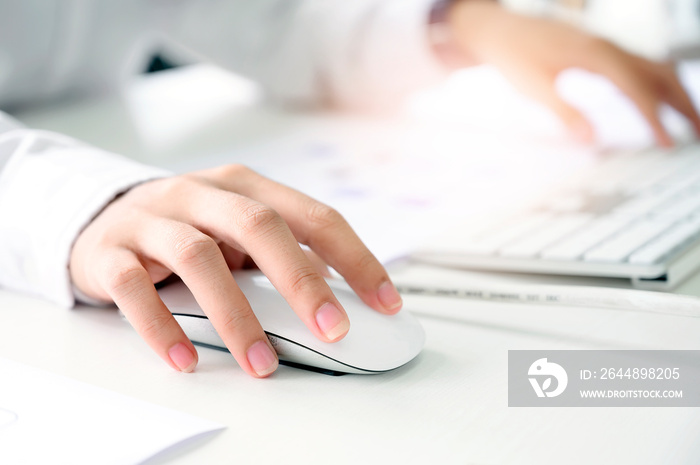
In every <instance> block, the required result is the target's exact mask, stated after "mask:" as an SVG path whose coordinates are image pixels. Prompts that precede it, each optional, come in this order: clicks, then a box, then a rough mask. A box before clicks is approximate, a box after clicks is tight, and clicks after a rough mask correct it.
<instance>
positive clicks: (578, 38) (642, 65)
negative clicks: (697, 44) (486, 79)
mask: <svg viewBox="0 0 700 465" xmlns="http://www.w3.org/2000/svg"><path fill="white" fill-rule="evenodd" d="M448 23H449V25H450V27H451V30H452V32H453V36H454V38H455V44H456V46H457V48H458V49H459V50H461V51H462V52H463V53H464V54H465V56H466V57H470V58H471V59H476V60H477V61H481V62H488V63H491V64H493V65H494V66H496V67H497V68H499V69H500V70H501V72H503V74H504V75H505V76H506V77H507V78H508V79H509V80H510V81H511V82H513V84H514V85H515V86H516V87H517V88H519V89H520V90H521V91H523V92H524V93H526V94H528V95H530V96H531V97H533V98H535V99H537V100H539V101H541V102H542V103H544V104H545V105H547V106H548V107H549V108H551V109H552V110H553V111H554V112H555V113H556V114H557V115H558V116H559V117H560V118H561V120H562V121H563V122H564V123H565V124H566V125H567V127H568V128H569V130H570V131H572V133H573V134H574V135H575V136H576V137H577V138H578V139H580V140H582V141H584V142H592V141H593V139H594V134H593V129H592V127H591V125H590V123H589V122H588V121H587V120H586V119H585V118H584V116H583V115H582V114H581V113H580V112H579V111H577V110H576V109H575V108H573V107H572V106H570V105H569V104H567V103H566V102H565V101H564V100H562V99H561V98H560V97H559V95H557V92H556V89H555V79H556V76H557V74H559V72H561V71H563V70H564V69H566V68H571V67H577V68H583V69H586V70H588V71H591V72H593V73H598V74H601V75H603V76H606V77H607V78H609V79H610V80H611V81H612V82H613V83H614V84H615V85H616V86H618V87H619V89H620V90H622V91H623V92H624V93H625V94H627V95H628V96H629V97H630V99H631V100H632V101H633V102H634V104H635V105H636V106H637V108H638V109H639V111H640V112H641V113H642V115H643V116H644V118H645V119H646V121H647V122H648V123H649V125H650V126H651V128H652V130H653V131H654V135H655V138H656V140H657V142H658V143H659V144H660V145H662V146H670V145H672V144H673V142H672V140H671V137H670V136H669V135H668V132H667V131H666V129H664V127H663V125H662V124H661V122H660V120H659V107H660V106H661V105H662V104H663V103H667V104H669V105H671V106H672V107H673V108H675V109H676V110H678V111H679V112H680V113H681V114H683V115H684V116H685V117H686V118H687V119H688V120H689V121H690V122H691V124H692V125H693V127H694V128H695V131H696V133H697V134H698V135H700V117H698V113H697V111H696V110H695V108H694V107H693V104H692V102H691V100H690V99H689V98H688V95H687V93H686V92H685V90H684V89H683V87H682V85H681V83H680V81H679V80H678V77H677V76H676V73H675V70H674V68H673V67H672V66H671V65H670V64H665V63H655V62H652V61H649V60H646V59H644V58H641V57H638V56H635V55H632V54H630V53H627V52H625V51H623V50H622V49H620V48H618V47H616V46H615V45H613V44H612V43H610V42H608V41H605V40H603V39H599V38H596V37H594V36H591V35H589V34H587V33H586V32H583V31H581V30H579V29H577V28H575V27H572V26H569V25H567V24H564V23H560V22H556V21H551V20H547V19H538V18H530V17H525V16H519V15H516V14H512V13H509V12H507V11H506V10H504V9H502V8H501V7H500V6H498V5H497V4H495V3H494V2H490V1H479V0H461V1H457V2H455V4H454V5H453V6H452V7H451V9H450V10H449V13H448Z"/></svg>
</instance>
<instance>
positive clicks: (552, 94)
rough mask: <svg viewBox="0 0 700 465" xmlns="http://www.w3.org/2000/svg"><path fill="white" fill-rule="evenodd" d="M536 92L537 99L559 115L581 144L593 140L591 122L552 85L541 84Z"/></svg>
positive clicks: (593, 134) (590, 142)
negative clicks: (541, 86)
mask: <svg viewBox="0 0 700 465" xmlns="http://www.w3.org/2000/svg"><path fill="white" fill-rule="evenodd" d="M537 92H538V97H537V98H538V100H540V102H542V103H544V104H545V105H546V106H548V107H549V108H550V109H551V110H552V111H553V112H554V113H555V114H556V115H557V116H558V117H559V119H560V120H561V121H562V122H563V123H564V124H565V125H566V127H567V128H568V130H569V132H570V133H571V134H572V135H573V136H574V138H575V139H576V140H577V141H579V142H581V143H583V144H592V143H593V142H594V141H595V131H594V130H593V126H591V123H590V122H589V121H588V120H587V119H586V117H584V116H583V114H582V113H581V112H580V111H578V110H577V109H576V108H574V107H573V106H571V105H569V104H568V103H567V102H565V101H564V100H563V99H562V98H561V97H560V96H559V94H558V93H557V92H556V88H555V87H554V85H549V86H546V87H545V86H543V88H541V89H539V90H538V91H537Z"/></svg>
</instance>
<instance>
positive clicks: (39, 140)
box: [0, 131, 170, 307]
mask: <svg viewBox="0 0 700 465" xmlns="http://www.w3.org/2000/svg"><path fill="white" fill-rule="evenodd" d="M22 132H23V133H24V134H23V136H22V137H21V138H23V139H24V141H23V142H20V143H19V144H18V145H20V146H22V144H24V146H23V148H24V150H23V153H15V155H14V156H13V157H12V158H11V159H10V160H9V162H8V163H7V165H6V166H5V169H4V170H3V171H2V174H1V175H0V218H1V220H0V286H2V287H6V288H9V289H12V290H16V291H21V292H26V293H31V294H35V295H38V296H41V297H43V298H46V299H49V300H51V301H53V302H55V303H57V304H59V305H61V306H64V307H70V306H72V305H73V304H74V300H75V299H74V295H73V292H72V289H71V282H70V274H69V271H68V263H69V260H70V253H71V249H72V246H73V243H74V242H75V240H76V238H77V237H78V235H79V234H80V232H81V231H82V230H83V228H85V226H87V224H89V222H90V221H91V220H92V219H93V218H94V217H95V216H96V215H97V214H98V213H99V212H100V211H101V210H102V209H103V208H104V207H105V206H106V205H107V204H109V202H110V201H112V200H113V199H114V198H115V197H116V196H117V195H119V194H120V193H122V192H124V191H126V190H128V189H129V188H131V187H133V186H135V185H137V184H140V183H143V182H145V181H149V180H152V179H156V178H161V177H165V176H168V175H170V173H168V172H167V171H164V170H161V169H157V168H153V167H149V166H145V165H142V164H140V163H136V162H134V161H131V160H128V159H126V158H123V157H120V156H118V155H115V154H112V153H108V152H105V151H102V150H100V149H96V148H94V147H90V146H86V145H82V144H80V143H79V142H77V141H73V140H72V139H69V138H66V137H64V136H59V135H55V134H51V133H45V132H42V131H22ZM28 137H33V140H30V141H29V142H27V139H26V138H28Z"/></svg>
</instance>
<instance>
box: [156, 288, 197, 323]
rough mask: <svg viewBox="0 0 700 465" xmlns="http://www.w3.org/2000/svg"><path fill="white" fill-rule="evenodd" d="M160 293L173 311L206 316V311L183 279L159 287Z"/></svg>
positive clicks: (161, 297)
mask: <svg viewBox="0 0 700 465" xmlns="http://www.w3.org/2000/svg"><path fill="white" fill-rule="evenodd" d="M158 295H159V296H160V299H161V300H162V301H163V303H164V304H165V306H166V307H168V309H169V310H170V311H171V312H172V313H184V314H186V315H201V316H204V312H203V311H202V309H201V308H200V307H199V304H198V303H197V300H196V299H195V298H194V296H193V295H192V292H190V290H189V289H188V288H187V286H185V283H183V282H182V281H178V282H176V283H172V284H169V285H167V286H165V287H163V288H161V289H159V290H158Z"/></svg>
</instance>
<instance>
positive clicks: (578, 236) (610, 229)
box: [542, 216, 630, 260]
mask: <svg viewBox="0 0 700 465" xmlns="http://www.w3.org/2000/svg"><path fill="white" fill-rule="evenodd" d="M629 223H630V220H628V219H625V218H621V217H610V216H603V217H599V218H597V219H595V220H594V221H592V222H590V223H588V224H587V225H585V226H584V227H583V228H581V229H580V230H579V231H577V232H575V233H573V234H572V235H571V236H570V237H568V238H566V239H563V240H562V241H560V242H558V243H555V244H554V245H552V246H551V247H548V248H546V249H545V250H544V251H543V252H542V257H543V258H546V259H549V260H576V259H577V258H580V257H581V256H582V255H583V254H584V253H585V252H587V251H588V250H589V249H591V248H593V247H595V246H596V245H598V244H600V243H601V242H603V241H604V240H605V239H607V238H609V237H611V236H612V235H614V234H616V233H617V232H618V231H620V230H621V229H622V228H624V227H625V226H627V225H628V224H629Z"/></svg>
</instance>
